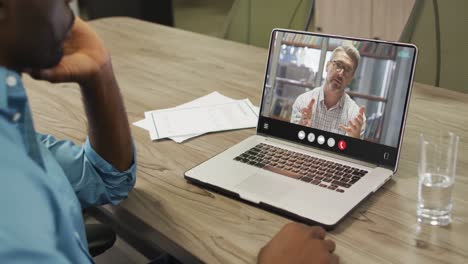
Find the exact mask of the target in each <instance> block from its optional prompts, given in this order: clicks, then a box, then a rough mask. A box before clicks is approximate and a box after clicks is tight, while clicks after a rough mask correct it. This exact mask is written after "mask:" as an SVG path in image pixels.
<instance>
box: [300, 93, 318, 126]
mask: <svg viewBox="0 0 468 264" xmlns="http://www.w3.org/2000/svg"><path fill="white" fill-rule="evenodd" d="M314 104H315V99H312V100H310V103H309V105H308V106H307V107H304V108H302V109H301V119H300V120H299V125H303V126H308V127H310V126H312V119H311V118H312V111H313V109H314Z"/></svg>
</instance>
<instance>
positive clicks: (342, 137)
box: [257, 30, 416, 168]
mask: <svg viewBox="0 0 468 264" xmlns="http://www.w3.org/2000/svg"><path fill="white" fill-rule="evenodd" d="M415 61H416V47H415V46H414V45H410V44H401V43H390V42H383V41H375V40H364V39H355V38H348V37H337V36H326V35H320V34H315V33H308V32H295V31H287V30H274V31H273V33H272V38H271V44H270V52H269V58H268V66H267V72H266V77H265V83H264V91H263V97H262V103H261V112H260V113H261V114H260V119H259V124H258V127H257V130H258V132H259V133H263V134H268V135H270V136H274V137H279V138H282V139H286V140H289V141H294V142H296V143H301V144H303V145H307V146H312V147H317V148H320V149H323V150H327V151H332V152H335V153H338V154H342V155H346V156H349V157H352V158H357V159H360V160H363V161H367V162H372V163H374V164H380V165H384V166H388V167H393V168H394V167H396V165H397V161H398V156H399V146H400V144H401V140H402V134H403V127H404V124H405V122H404V121H405V117H406V112H407V107H408V102H409V96H410V90H411V86H412V78H413V71H414V67H415Z"/></svg>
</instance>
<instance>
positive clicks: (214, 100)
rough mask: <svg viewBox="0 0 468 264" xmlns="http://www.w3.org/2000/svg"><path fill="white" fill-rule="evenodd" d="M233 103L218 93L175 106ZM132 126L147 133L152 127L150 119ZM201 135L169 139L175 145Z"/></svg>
mask: <svg viewBox="0 0 468 264" xmlns="http://www.w3.org/2000/svg"><path fill="white" fill-rule="evenodd" d="M233 101H235V100H234V99H232V98H229V97H227V96H224V95H222V94H220V93H219V92H216V91H215V92H212V93H210V94H208V95H205V96H202V97H200V98H197V99H195V100H193V101H190V102H188V103H185V104H181V105H179V106H176V107H177V108H182V107H193V106H202V105H214V104H220V103H226V102H233ZM133 125H135V126H137V127H140V128H143V129H145V130H148V132H149V131H150V130H151V127H152V126H153V124H152V122H151V120H150V119H146V118H145V119H142V120H140V121H137V122H135V123H133ZM200 135H201V134H193V135H187V136H181V137H171V138H170V139H172V140H174V141H175V142H177V143H182V142H184V141H185V140H188V139H190V138H193V137H197V136H200Z"/></svg>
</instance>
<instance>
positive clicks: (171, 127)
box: [145, 99, 258, 140]
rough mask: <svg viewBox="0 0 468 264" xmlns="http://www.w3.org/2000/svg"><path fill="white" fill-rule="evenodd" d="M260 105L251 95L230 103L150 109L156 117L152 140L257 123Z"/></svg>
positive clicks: (147, 114) (151, 132) (245, 126)
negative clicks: (248, 97) (258, 106)
mask: <svg viewBox="0 0 468 264" xmlns="http://www.w3.org/2000/svg"><path fill="white" fill-rule="evenodd" d="M256 111H257V109H255V107H254V106H253V105H252V103H251V102H250V101H249V100H248V99H244V100H237V101H233V102H229V103H223V104H216V105H208V106H195V107H182V108H169V109H163V110H156V111H151V112H146V113H145V117H146V119H150V120H151V121H152V128H151V130H150V136H151V139H152V140H157V139H161V138H166V137H178V136H192V135H193V134H202V133H207V132H214V131H225V130H232V129H241V128H248V127H255V126H256V124H257V120H258V112H256Z"/></svg>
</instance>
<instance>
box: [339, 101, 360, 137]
mask: <svg viewBox="0 0 468 264" xmlns="http://www.w3.org/2000/svg"><path fill="white" fill-rule="evenodd" d="M364 112H366V108H365V107H364V106H361V107H360V108H359V113H358V114H357V116H356V117H354V118H353V119H352V120H349V122H348V124H349V125H348V126H345V125H340V128H341V129H343V130H344V131H346V133H347V134H348V136H350V137H353V138H361V129H362V126H363V125H364Z"/></svg>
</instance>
